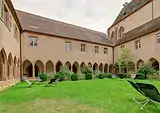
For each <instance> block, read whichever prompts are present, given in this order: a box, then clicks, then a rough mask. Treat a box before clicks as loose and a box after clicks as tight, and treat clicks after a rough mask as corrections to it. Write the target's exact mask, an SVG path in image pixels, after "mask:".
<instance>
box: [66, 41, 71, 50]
mask: <svg viewBox="0 0 160 113" xmlns="http://www.w3.org/2000/svg"><path fill="white" fill-rule="evenodd" d="M66 51H71V42H66Z"/></svg>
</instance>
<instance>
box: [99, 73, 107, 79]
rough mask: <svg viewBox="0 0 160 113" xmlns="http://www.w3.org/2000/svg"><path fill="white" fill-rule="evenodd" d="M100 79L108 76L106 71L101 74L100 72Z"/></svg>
mask: <svg viewBox="0 0 160 113" xmlns="http://www.w3.org/2000/svg"><path fill="white" fill-rule="evenodd" d="M98 77H99V79H104V78H106V74H105V73H101V74H99V76H98Z"/></svg>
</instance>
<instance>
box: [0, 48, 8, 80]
mask: <svg viewBox="0 0 160 113" xmlns="http://www.w3.org/2000/svg"><path fill="white" fill-rule="evenodd" d="M5 70H6V71H7V55H6V52H5V50H4V49H1V51H0V81H4V80H6V79H7V73H6V71H5Z"/></svg>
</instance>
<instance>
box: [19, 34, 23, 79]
mask: <svg viewBox="0 0 160 113" xmlns="http://www.w3.org/2000/svg"><path fill="white" fill-rule="evenodd" d="M21 38H22V31H20V79H21V80H22V78H23V75H22V74H23V72H22V69H23V68H22V66H23V65H22V39H21Z"/></svg>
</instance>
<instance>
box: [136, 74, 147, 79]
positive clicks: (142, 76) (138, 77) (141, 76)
mask: <svg viewBox="0 0 160 113" xmlns="http://www.w3.org/2000/svg"><path fill="white" fill-rule="evenodd" d="M135 79H145V74H143V73H137V75H136V78H135Z"/></svg>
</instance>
